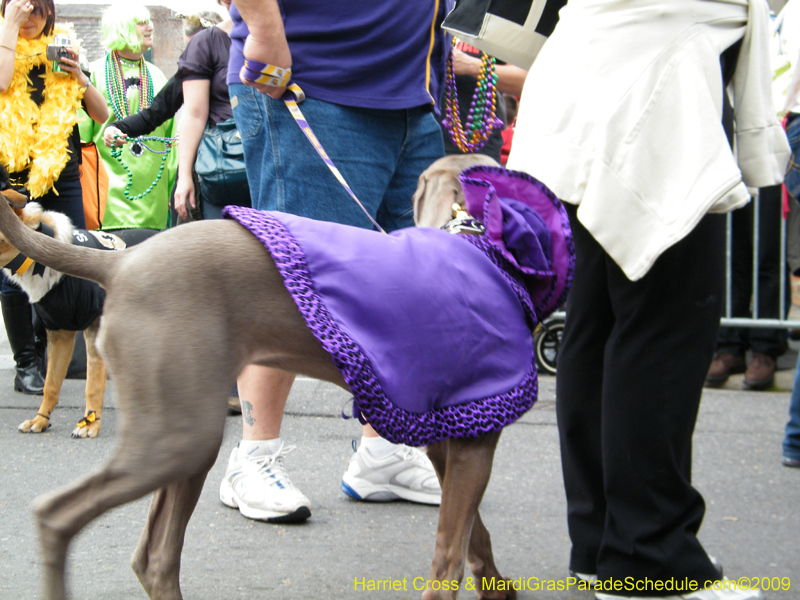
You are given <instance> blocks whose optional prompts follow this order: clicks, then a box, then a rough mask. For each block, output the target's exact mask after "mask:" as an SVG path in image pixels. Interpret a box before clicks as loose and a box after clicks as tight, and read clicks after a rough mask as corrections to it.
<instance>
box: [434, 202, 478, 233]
mask: <svg viewBox="0 0 800 600" xmlns="http://www.w3.org/2000/svg"><path fill="white" fill-rule="evenodd" d="M452 210H453V218H452V220H450V221H448V222H447V223H445V224H444V225H442V229H444V230H445V231H447V232H448V233H453V234H456V233H465V234H469V235H481V234H483V233H485V232H486V227H485V226H484V225H483V223H481V222H480V221H478V220H477V219H474V218H472V217H471V216H470V215H469V213H468V212H467V211H466V210H464V209H463V208H462V207H461V206H460V205H458V204H453V207H452Z"/></svg>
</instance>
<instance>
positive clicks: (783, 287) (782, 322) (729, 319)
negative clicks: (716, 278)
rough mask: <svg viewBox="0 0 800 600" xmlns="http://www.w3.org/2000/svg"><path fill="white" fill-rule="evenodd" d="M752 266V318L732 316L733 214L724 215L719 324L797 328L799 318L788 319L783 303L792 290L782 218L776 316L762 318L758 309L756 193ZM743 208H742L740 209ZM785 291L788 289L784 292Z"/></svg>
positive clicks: (756, 199) (755, 199) (758, 218)
mask: <svg viewBox="0 0 800 600" xmlns="http://www.w3.org/2000/svg"><path fill="white" fill-rule="evenodd" d="M751 202H752V203H753V267H752V278H753V281H752V299H751V317H750V318H747V317H733V316H732V314H731V313H732V312H733V309H732V306H731V304H732V300H731V297H732V289H733V273H732V264H733V235H732V231H733V225H732V224H733V213H728V216H727V232H726V243H725V265H726V266H725V308H724V311H723V314H722V320H721V321H720V324H721V325H723V326H725V327H757V328H762V329H800V320H790V319H789V316H788V315H789V310H788V308H787V306H786V298H787V296H788V297H790V298H791V291H790V290H787V286H790V285H791V281H790V278H789V276H788V270H787V239H788V237H787V220H786V219H783V218H781V226H780V265H779V292H778V315H780V317H779V318H777V319H767V318H761V317H760V316H759V311H758V304H759V302H758V300H759V277H758V265H759V262H760V261H759V251H760V244H759V241H760V239H759V237H760V225H761V199H760V198H759V196H758V195H755V196H753V199H752V200H751ZM739 210H744V209H739ZM787 292H789V293H788V294H787Z"/></svg>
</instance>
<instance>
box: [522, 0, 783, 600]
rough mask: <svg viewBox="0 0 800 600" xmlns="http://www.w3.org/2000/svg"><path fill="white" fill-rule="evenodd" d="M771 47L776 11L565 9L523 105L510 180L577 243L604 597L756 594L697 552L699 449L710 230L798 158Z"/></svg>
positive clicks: (571, 328)
mask: <svg viewBox="0 0 800 600" xmlns="http://www.w3.org/2000/svg"><path fill="white" fill-rule="evenodd" d="M768 37H769V25H768V8H767V4H766V2H765V0H751V1H750V2H748V1H747V0H570V1H569V3H568V4H567V6H566V7H565V8H564V9H562V11H561V13H560V15H559V23H558V25H557V26H556V29H555V31H554V32H553V34H552V36H551V37H550V39H549V40H548V41H547V42H546V43H545V45H544V47H543V48H542V50H541V52H540V54H539V56H538V58H537V59H536V61H535V62H534V64H533V67H532V69H531V70H530V72H529V74H528V77H527V80H526V83H525V88H524V90H523V93H522V99H521V103H520V109H519V115H518V118H517V127H516V133H515V137H514V147H513V149H512V151H511V155H510V157H509V161H508V167H509V168H511V169H517V170H522V171H526V172H528V173H530V174H531V175H532V176H534V177H536V178H538V179H540V180H541V181H542V182H543V183H544V184H545V185H547V186H548V187H550V189H552V190H553V192H554V193H555V194H556V195H557V196H558V197H559V198H561V199H562V200H563V201H564V202H565V203H566V205H567V210H568V213H569V216H570V221H571V225H572V228H573V233H574V236H575V250H576V257H577V263H576V268H575V279H574V283H573V286H572V291H571V292H570V297H569V299H568V301H567V310H566V312H567V318H566V325H565V331H564V336H563V339H562V342H561V347H560V350H559V359H558V373H557V390H556V391H557V397H558V402H557V411H558V426H559V434H560V439H561V453H562V463H563V474H564V483H565V489H566V495H567V508H568V526H569V532H570V538H571V541H572V551H571V557H570V570H571V571H573V572H574V573H576V574H578V575H577V576H579V577H581V578H582V579H586V580H595V579H596V580H597V582H598V585H599V586H600V587H598V588H596V593H597V598H598V599H600V600H607V599H612V598H613V599H618V598H626V597H642V596H646V597H648V598H652V597H658V596H669V598H681V599H692V600H694V599H698V600H720V599H724V600H733V599H736V600H751V599H755V598H760V597H761V595H760V593H759V592H757V591H747V590H737V589H730V586H722V585H720V581H721V579H722V575H721V572H720V570H719V569H718V566H717V565H716V564H714V563H713V562H712V560H711V559H710V558H709V557H708V555H707V553H706V551H705V550H704V548H703V547H702V545H701V544H700V542H699V540H698V538H697V532H698V529H699V528H700V524H701V522H702V519H703V515H704V512H705V504H704V501H703V498H702V496H701V495H700V493H699V492H698V491H697V490H696V489H694V487H692V485H691V462H692V455H691V451H692V433H693V429H694V424H695V420H696V417H697V411H698V407H699V403H700V396H701V393H702V387H703V382H704V380H705V376H706V372H707V371H708V367H709V364H710V362H711V358H712V355H713V352H714V346H715V340H716V336H717V330H718V327H719V319H720V314H721V312H722V301H723V296H724V293H723V288H724V273H725V266H724V252H725V245H724V239H725V223H724V217H723V216H721V215H719V214H711V213H721V212H725V211H729V210H732V209H734V208H737V207H739V206H742V205H744V204H745V203H747V202H748V201H749V199H750V195H749V194H748V192H747V187H746V186H750V187H753V188H758V187H764V186H768V185H773V184H775V183H779V182H780V181H781V178H782V176H783V173H784V169H785V166H786V163H787V160H788V158H789V149H788V144H787V142H786V136H785V134H784V132H783V130H782V128H781V126H780V124H779V123H778V122H777V119H776V116H775V112H774V110H773V108H772V99H771V91H770V82H771V69H770V65H769V58H768V48H767V46H768ZM726 88H729V89H731V90H732V96H733V98H732V103H731V102H730V101H729V98H728V94H727V93H726V91H725V90H726ZM734 146H735V153H734V151H732V148H733V147H734ZM626 578H630V579H626ZM648 581H649V582H650V585H649V586H648V583H647V582H648ZM658 581H660V582H668V581H671V582H672V584H673V585H672V588H671V589H670V588H666V589H670V591H666V589H665V588H662V589H661V590H659V589H656V587H655V586H654V585H653V584H652V582H658ZM615 582H617V583H619V582H622V585H621V587H620V588H619V589H617V588H614V587H613V585H614V583H615ZM706 588H708V589H706ZM715 588H720V589H715ZM723 588H727V589H723Z"/></svg>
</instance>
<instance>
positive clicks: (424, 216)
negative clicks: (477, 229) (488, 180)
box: [414, 154, 500, 227]
mask: <svg viewBox="0 0 800 600" xmlns="http://www.w3.org/2000/svg"><path fill="white" fill-rule="evenodd" d="M476 165H487V166H491V167H499V166H500V165H499V164H498V163H497V161H496V160H494V159H493V158H490V157H489V156H486V155H485V154H459V155H452V156H445V157H444V158H440V159H439V160H437V161H436V162H435V163H433V164H432V165H431V166H430V167H428V168H427V169H425V171H424V172H423V173H422V175H420V176H419V184H418V185H417V191H416V192H415V193H414V223H416V225H417V227H441V226H442V225H444V224H445V223H447V222H448V221H450V219H452V217H453V204H458V205H459V206H460V207H461V208H464V194H463V193H462V191H461V182H459V180H458V176H459V175H460V174H461V172H462V171H464V170H466V169H469V168H470V167H474V166H476Z"/></svg>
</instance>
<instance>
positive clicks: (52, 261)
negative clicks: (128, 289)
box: [0, 191, 124, 287]
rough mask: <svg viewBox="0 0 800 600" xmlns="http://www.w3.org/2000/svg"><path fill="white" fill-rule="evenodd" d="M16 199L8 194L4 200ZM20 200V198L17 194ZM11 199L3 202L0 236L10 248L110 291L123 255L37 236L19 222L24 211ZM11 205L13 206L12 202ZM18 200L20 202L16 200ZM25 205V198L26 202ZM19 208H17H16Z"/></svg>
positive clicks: (0, 209)
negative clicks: (109, 286)
mask: <svg viewBox="0 0 800 600" xmlns="http://www.w3.org/2000/svg"><path fill="white" fill-rule="evenodd" d="M7 195H15V192H12V191H5V192H3V196H7ZM16 195H17V196H18V194H16ZM6 200H7V198H3V199H2V200H0V232H2V233H3V235H4V236H5V238H6V240H7V241H8V243H9V244H11V245H12V246H14V247H15V248H16V249H17V250H19V251H20V252H21V253H23V254H24V255H25V256H27V257H29V258H31V259H33V260H35V261H36V262H37V263H39V264H41V265H44V266H45V267H50V268H51V269H55V270H56V271H60V272H62V273H66V274H67V275H73V276H75V277H81V278H83V279H90V280H92V281H95V282H97V283H99V284H100V285H102V286H103V287H107V284H108V282H109V281H110V279H111V276H112V275H113V274H114V272H115V271H116V265H117V264H119V261H120V260H122V258H123V257H122V256H121V255H122V254H123V253H124V251H122V252H107V251H104V250H94V249H92V248H84V247H82V246H73V245H71V244H65V243H64V242H59V241H57V240H54V239H53V238H51V237H49V236H46V235H43V234H41V233H37V232H36V231H34V230H33V229H31V228H30V227H28V226H26V225H25V224H24V223H23V222H22V220H21V219H20V218H19V214H20V213H21V212H22V209H20V208H12V206H11V204H10V202H7V201H6ZM8 200H9V201H11V202H13V200H12V199H11V198H8ZM14 200H16V198H15V199H14ZM22 200H23V205H24V200H25V198H24V197H23V198H22ZM15 206H17V204H15Z"/></svg>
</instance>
